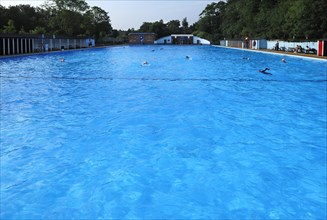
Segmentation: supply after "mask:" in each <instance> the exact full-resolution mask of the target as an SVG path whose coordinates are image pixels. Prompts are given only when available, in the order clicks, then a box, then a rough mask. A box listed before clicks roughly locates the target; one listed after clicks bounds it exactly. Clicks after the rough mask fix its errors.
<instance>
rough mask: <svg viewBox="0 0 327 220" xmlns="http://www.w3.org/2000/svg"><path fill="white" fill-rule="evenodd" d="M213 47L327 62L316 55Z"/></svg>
mask: <svg viewBox="0 0 327 220" xmlns="http://www.w3.org/2000/svg"><path fill="white" fill-rule="evenodd" d="M212 46H214V47H221V48H228V49H235V50H244V51H252V52H257V53H269V54H276V55H281V56H295V57H303V58H308V59H315V60H322V61H327V57H326V56H324V57H323V56H317V55H316V54H306V53H294V52H286V51H275V50H268V49H261V50H254V49H245V48H238V47H225V46H219V45H212Z"/></svg>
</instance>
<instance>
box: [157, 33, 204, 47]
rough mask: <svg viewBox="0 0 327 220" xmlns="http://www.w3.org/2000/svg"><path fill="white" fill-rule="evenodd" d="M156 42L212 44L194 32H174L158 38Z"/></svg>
mask: <svg viewBox="0 0 327 220" xmlns="http://www.w3.org/2000/svg"><path fill="white" fill-rule="evenodd" d="M155 44H177V45H192V44H197V45H210V41H208V40H206V39H203V38H200V37H197V36H194V35H193V34H172V35H169V36H166V37H162V38H160V39H158V40H156V41H155Z"/></svg>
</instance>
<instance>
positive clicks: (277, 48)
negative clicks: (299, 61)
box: [275, 41, 279, 50]
mask: <svg viewBox="0 0 327 220" xmlns="http://www.w3.org/2000/svg"><path fill="white" fill-rule="evenodd" d="M275 50H279V41H277V42H276V45H275Z"/></svg>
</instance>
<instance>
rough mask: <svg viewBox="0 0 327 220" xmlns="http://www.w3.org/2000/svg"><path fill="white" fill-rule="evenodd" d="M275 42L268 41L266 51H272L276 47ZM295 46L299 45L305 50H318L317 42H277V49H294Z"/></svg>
mask: <svg viewBox="0 0 327 220" xmlns="http://www.w3.org/2000/svg"><path fill="white" fill-rule="evenodd" d="M276 42H277V40H274V41H268V42H267V49H273V48H274V47H275V45H276ZM296 45H301V47H302V48H306V47H307V46H309V47H310V48H314V49H316V50H318V44H317V42H288V41H279V48H281V47H285V48H286V49H287V48H288V47H296Z"/></svg>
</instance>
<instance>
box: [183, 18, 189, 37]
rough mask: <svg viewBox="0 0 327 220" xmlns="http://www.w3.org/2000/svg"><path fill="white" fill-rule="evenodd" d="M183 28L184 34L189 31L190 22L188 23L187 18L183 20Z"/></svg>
mask: <svg viewBox="0 0 327 220" xmlns="http://www.w3.org/2000/svg"><path fill="white" fill-rule="evenodd" d="M182 28H183V32H184V33H187V31H188V21H187V18H186V17H185V18H183V20H182Z"/></svg>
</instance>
